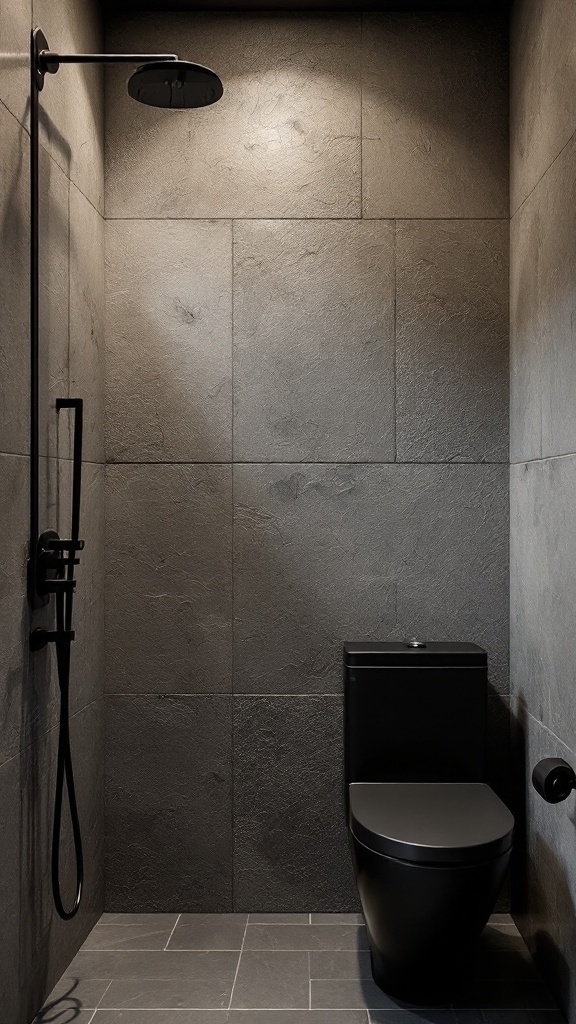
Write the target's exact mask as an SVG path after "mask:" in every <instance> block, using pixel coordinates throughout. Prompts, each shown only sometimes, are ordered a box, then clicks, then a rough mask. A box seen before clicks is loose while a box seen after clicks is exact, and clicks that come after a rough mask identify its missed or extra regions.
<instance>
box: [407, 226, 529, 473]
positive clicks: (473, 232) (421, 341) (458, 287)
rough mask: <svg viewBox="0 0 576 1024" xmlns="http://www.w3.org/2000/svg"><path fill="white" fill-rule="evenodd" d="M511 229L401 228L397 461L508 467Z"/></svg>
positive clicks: (471, 227) (503, 227)
mask: <svg viewBox="0 0 576 1024" xmlns="http://www.w3.org/2000/svg"><path fill="white" fill-rule="evenodd" d="M508 234H509V225H508V221H478V220H475V221H443V222H437V221H401V222H400V223H399V224H398V227H397V243H396V246H397V250H396V251H397V260H398V269H397V300H396V303H397V304H396V310H397V313H396V316H397V320H396V345H397V356H396V389H397V390H396V395H397V457H398V459H399V460H400V461H402V462H484V461H487V462H506V461H507V458H508Z"/></svg>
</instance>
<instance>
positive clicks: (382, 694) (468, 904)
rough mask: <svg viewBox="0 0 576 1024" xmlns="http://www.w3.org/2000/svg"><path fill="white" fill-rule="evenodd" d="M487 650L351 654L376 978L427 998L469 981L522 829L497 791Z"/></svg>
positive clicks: (355, 835)
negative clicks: (463, 976)
mask: <svg viewBox="0 0 576 1024" xmlns="http://www.w3.org/2000/svg"><path fill="white" fill-rule="evenodd" d="M487 686H488V682H487V657H486V652H485V651H483V650H482V648H480V647H477V646H476V645H475V644H465V643H426V644H424V643H419V642H418V641H416V640H414V641H410V642H409V643H379V644H377V643H369V644H361V643H348V644H345V645H344V688H345V751H346V803H347V810H348V827H349V837H350V843H351V848H352V857H353V862H354V871H355V875H356V884H357V886H358V890H359V893H360V899H361V901H362V910H363V913H364V918H365V920H366V926H367V930H368V938H369V942H370V950H371V956H372V972H373V975H374V980H375V981H376V982H377V984H378V985H379V986H380V987H381V988H382V989H384V991H386V992H388V993H389V994H391V995H397V996H399V997H402V998H405V999H410V1000H411V1001H414V1002H417V1001H418V1000H419V998H420V997H425V996H426V995H427V994H429V993H430V992H434V991H437V990H440V989H441V988H442V987H443V986H445V985H446V984H449V983H450V981H452V980H453V979H454V978H457V976H458V973H459V970H460V969H461V967H462V965H463V963H465V961H466V960H467V958H468V957H469V956H470V954H471V952H472V950H473V948H474V945H475V943H476V940H477V939H478V938H479V936H480V933H481V932H482V929H483V928H484V926H485V924H486V922H487V920H488V918H489V916H490V914H491V913H492V911H493V909H494V905H495V902H496V898H497V896H498V892H499V889H500V887H501V885H502V881H503V879H504V875H505V873H506V869H507V867H508V863H509V860H510V855H511V850H512V833H513V828H514V819H513V817H512V815H511V813H510V811H509V810H508V808H507V807H506V806H505V804H503V803H502V801H501V800H500V798H499V797H498V796H497V795H496V793H494V792H493V790H492V789H490V787H489V786H488V785H486V783H485V750H486V698H487Z"/></svg>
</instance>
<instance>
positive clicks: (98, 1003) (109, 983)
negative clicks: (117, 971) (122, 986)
mask: <svg viewBox="0 0 576 1024" xmlns="http://www.w3.org/2000/svg"><path fill="white" fill-rule="evenodd" d="M112 980H113V979H112V978H111V979H110V981H109V982H108V984H107V986H106V988H105V989H104V991H103V993H102V995H101V996H100V999H99V1000H98V1002H97V1003H96V1008H95V1010H94V1013H96V1010H97V1009H98V1007H99V1006H100V1004H101V1002H102V1000H103V999H104V996H105V995H106V993H107V992H108V989H109V988H110V986H111V984H112ZM88 1024H90V1022H88Z"/></svg>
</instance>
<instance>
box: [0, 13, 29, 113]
mask: <svg viewBox="0 0 576 1024" xmlns="http://www.w3.org/2000/svg"><path fill="white" fill-rule="evenodd" d="M31 28H32V0H2V4H0V39H1V40H2V60H1V61H0V101H1V102H2V103H4V105H5V106H6V107H8V110H10V111H11V112H12V113H13V114H14V117H17V118H18V120H19V121H20V122H21V124H25V123H26V119H27V114H28V95H29V92H30V67H29V61H30V30H31Z"/></svg>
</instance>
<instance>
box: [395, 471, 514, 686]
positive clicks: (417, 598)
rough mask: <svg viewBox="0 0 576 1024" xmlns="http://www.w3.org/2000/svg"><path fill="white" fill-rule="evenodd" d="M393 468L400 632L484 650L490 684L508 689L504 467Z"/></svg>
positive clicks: (506, 510)
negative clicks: (397, 536) (398, 559)
mask: <svg viewBox="0 0 576 1024" xmlns="http://www.w3.org/2000/svg"><path fill="white" fill-rule="evenodd" d="M392 472H393V473H394V474H395V475H394V476H393V477H392V479H393V480H395V482H396V488H397V491H398V494H399V500H398V501H397V502H395V504H394V510H393V518H394V521H395V522H396V523H398V524H400V531H401V532H400V539H399V545H400V546H399V548H398V550H397V556H401V562H400V570H399V575H398V588H397V621H398V627H399V629H398V632H399V635H400V637H404V636H418V635H420V636H426V637H429V638H430V639H433V640H440V639H443V640H467V641H470V642H472V643H477V644H480V646H481V647H484V648H485V649H486V650H487V651H488V667H489V676H490V682H491V685H492V687H493V688H494V689H496V690H498V691H500V692H503V693H505V692H507V690H508V590H509V583H508V522H509V518H508V517H509V511H508V500H509V499H508V467H507V466H488V465H485V466H466V465H450V466H398V467H392ZM384 493H385V492H384ZM383 500H386V498H384V499H383ZM397 529H398V527H397Z"/></svg>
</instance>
